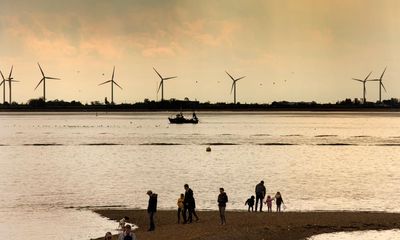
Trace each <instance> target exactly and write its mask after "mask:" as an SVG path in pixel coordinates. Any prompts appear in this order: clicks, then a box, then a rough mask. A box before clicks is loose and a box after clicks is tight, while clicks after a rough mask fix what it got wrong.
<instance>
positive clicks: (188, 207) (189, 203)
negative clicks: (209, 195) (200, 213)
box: [183, 184, 195, 224]
mask: <svg viewBox="0 0 400 240" xmlns="http://www.w3.org/2000/svg"><path fill="white" fill-rule="evenodd" d="M183 187H184V188H185V199H184V200H183V204H184V209H183V223H184V224H186V223H192V215H193V209H194V204H195V203H194V197H193V191H192V189H190V188H189V185H188V184H185V185H184V186H183ZM187 213H189V217H188V218H187Z"/></svg>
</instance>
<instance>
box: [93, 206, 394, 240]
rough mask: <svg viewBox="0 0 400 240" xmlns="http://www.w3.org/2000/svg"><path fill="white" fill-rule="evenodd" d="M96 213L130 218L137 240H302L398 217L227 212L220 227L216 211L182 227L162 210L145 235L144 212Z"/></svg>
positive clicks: (384, 225)
mask: <svg viewBox="0 0 400 240" xmlns="http://www.w3.org/2000/svg"><path fill="white" fill-rule="evenodd" d="M95 212H96V213H98V214H100V215H102V216H104V217H107V218H109V219H111V220H115V221H116V222H115V225H116V226H117V225H118V223H117V221H118V220H119V219H121V218H123V217H124V216H129V217H130V222H132V223H135V224H136V225H138V226H139V229H137V230H135V234H136V236H137V237H138V239H139V240H159V239H174V240H192V239H193V240H253V239H254V240H256V239H257V240H260V239H268V240H297V239H298V240H301V239H305V238H308V237H311V236H313V235H316V234H322V233H332V232H342V231H363V230H390V229H399V228H400V213H386V212H346V211H343V212H340V211H339V212H336V211H335V212H323V211H321V212H319V211H317V212H282V213H275V212H273V213H266V212H262V213H260V212H254V213H249V212H247V211H228V212H227V213H226V218H227V224H226V225H225V226H221V225H220V224H219V215H218V212H217V211H199V212H198V215H199V217H200V220H199V221H198V222H193V223H192V224H185V225H183V224H177V218H176V212H175V211H172V210H170V211H167V210H165V211H158V212H157V216H156V231H154V232H147V228H148V219H147V213H146V211H145V210H114V209H102V210H95ZM98 239H99V240H102V239H103V237H102V236H99V238H98ZM113 239H117V236H114V238H113Z"/></svg>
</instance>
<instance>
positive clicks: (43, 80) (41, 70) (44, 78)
mask: <svg viewBox="0 0 400 240" xmlns="http://www.w3.org/2000/svg"><path fill="white" fill-rule="evenodd" d="M38 66H39V69H40V72H41V73H42V76H43V77H42V79H40V81H39V83H38V85H36V87H35V90H36V88H38V87H39V85H40V84H41V83H42V82H43V101H44V102H46V79H51V80H60V79H59V78H54V77H46V76H45V75H44V72H43V69H42V67H41V66H40V64H39V63H38Z"/></svg>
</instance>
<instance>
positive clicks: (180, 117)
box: [168, 113, 199, 124]
mask: <svg viewBox="0 0 400 240" xmlns="http://www.w3.org/2000/svg"><path fill="white" fill-rule="evenodd" d="M168 120H169V123H173V124H183V123H192V124H197V123H199V119H198V118H197V116H196V114H195V113H193V116H192V118H190V119H189V118H185V117H184V116H183V114H182V113H178V114H176V116H175V117H174V118H172V117H169V118H168Z"/></svg>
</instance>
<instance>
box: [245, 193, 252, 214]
mask: <svg viewBox="0 0 400 240" xmlns="http://www.w3.org/2000/svg"><path fill="white" fill-rule="evenodd" d="M244 205H245V206H246V205H248V206H249V209H248V211H249V212H250V209H251V211H252V212H254V195H252V196H251V197H250V198H249V199H247V200H246V202H245V203H244Z"/></svg>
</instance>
